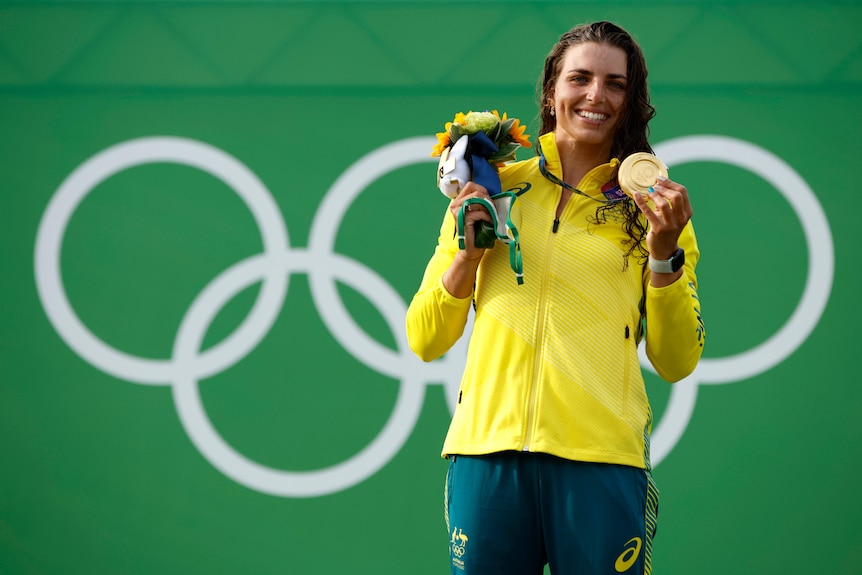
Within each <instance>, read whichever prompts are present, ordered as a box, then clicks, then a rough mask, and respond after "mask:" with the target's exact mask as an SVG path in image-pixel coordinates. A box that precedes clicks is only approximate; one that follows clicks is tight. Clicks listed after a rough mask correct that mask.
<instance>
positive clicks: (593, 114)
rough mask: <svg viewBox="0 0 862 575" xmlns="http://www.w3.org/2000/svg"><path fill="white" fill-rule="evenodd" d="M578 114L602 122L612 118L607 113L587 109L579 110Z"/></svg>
mask: <svg viewBox="0 0 862 575" xmlns="http://www.w3.org/2000/svg"><path fill="white" fill-rule="evenodd" d="M577 114H578V116H580V117H581V118H586V119H587V120H592V121H593V122H602V121H604V120H607V119H608V118H610V116H608V115H607V114H599V113H598V112H587V111H586V110H578V112H577Z"/></svg>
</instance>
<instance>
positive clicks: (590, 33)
mask: <svg viewBox="0 0 862 575" xmlns="http://www.w3.org/2000/svg"><path fill="white" fill-rule="evenodd" d="M585 42H596V43H599V44H608V45H610V46H615V47H617V48H620V49H622V50H623V52H625V53H626V61H627V64H626V67H627V70H626V76H627V89H626V102H625V111H624V113H623V118H622V120H621V121H620V123H619V126H618V128H617V131H616V134H615V135H614V141H613V144H612V146H611V157H613V158H619V159H620V160H622V159H623V158H625V157H626V156H628V155H630V154H633V153H635V152H650V153H652V151H653V150H652V147H651V146H650V144H649V126H648V124H649V121H650V120H651V119H652V118H653V117H654V116H655V108H654V107H653V106H652V105H651V104H650V99H649V91H648V89H647V67H646V60H645V59H644V55H643V52H642V51H641V49H640V46H638V44H637V42H636V41H635V40H634V38H632V36H631V34H629V33H628V32H626V31H625V30H623V29H622V28H620V27H619V26H617V25H616V24H613V23H612V22H607V21H602V22H593V23H590V24H581V25H578V26H575V27H574V28H572V29H571V30H569V31H568V32H566V33H565V34H563V35H562V36H561V37H560V39H559V41H558V42H557V43H556V44H555V45H554V47H553V48H551V51H550V53H549V54H548V56H547V58H545V67H544V69H543V71H542V76H541V78H540V80H539V86H538V87H537V90H538V91H539V94H540V95H539V120H540V122H541V128H540V130H539V135H540V136H541V135H543V134H546V133H548V132H552V131H553V130H554V128H555V127H556V119H555V118H554V116H552V115H551V98H552V97H553V95H554V87H555V85H556V83H557V78H558V77H559V75H560V73H561V71H562V70H561V69H562V62H563V56H564V55H565V53H566V50H568V49H569V48H570V47H572V46H574V45H577V44H582V43H585ZM537 151H538V150H537ZM609 159H610V158H609ZM619 211H621V212H622V214H620V216H621V217H622V219H623V220H624V223H623V228H624V229H625V231H626V233H627V234H628V235H629V237H630V238H631V241H630V242H629V250H628V253H627V254H626V260H627V259H628V256H629V255H631V254H632V253H633V252H634V251H636V250H637V251H638V252H639V255H640V256H642V257H646V255H647V251H646V248H645V247H644V245H643V242H644V238H645V237H646V232H647V224H646V221H645V219H644V218H643V217H642V215H641V213H640V210H639V209H638V207H637V205H635V203H634V201H633V200H631V199H626V200H624V201H622V202H618V203H614V204H602V205H601V206H600V207H599V208H598V209H597V210H596V218H595V219H596V223H605V222H606V221H607V220H608V219H618V217H619V216H617V213H618V212H619ZM612 212H613V215H612Z"/></svg>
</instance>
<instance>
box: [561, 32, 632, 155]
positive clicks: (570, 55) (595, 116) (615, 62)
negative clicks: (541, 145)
mask: <svg viewBox="0 0 862 575" xmlns="http://www.w3.org/2000/svg"><path fill="white" fill-rule="evenodd" d="M626 64H627V58H626V53H625V52H624V51H623V50H622V49H621V48H617V47H616V46H611V45H609V44H599V43H597V42H585V43H581V44H575V45H574V46H571V47H569V48H568V49H567V50H566V52H565V53H564V54H563V59H562V66H561V68H560V75H559V76H558V77H557V82H556V84H555V85H554V95H553V96H552V97H551V105H552V106H553V107H554V109H555V113H556V120H557V125H556V128H555V132H556V137H557V143H558V144H560V143H567V142H571V143H576V144H577V145H579V146H580V145H583V144H587V145H591V146H603V147H606V148H607V154H608V155H610V149H611V146H612V145H613V141H614V135H615V134H616V131H617V127H618V126H619V124H620V121H621V120H622V116H623V113H624V112H625V105H626V91H627V88H628V83H627V81H628V80H627V78H626V70H627V66H626Z"/></svg>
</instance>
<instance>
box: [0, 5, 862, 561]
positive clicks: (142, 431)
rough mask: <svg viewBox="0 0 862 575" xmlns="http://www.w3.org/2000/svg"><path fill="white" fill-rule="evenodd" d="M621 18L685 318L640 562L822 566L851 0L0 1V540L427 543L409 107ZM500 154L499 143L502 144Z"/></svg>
mask: <svg viewBox="0 0 862 575" xmlns="http://www.w3.org/2000/svg"><path fill="white" fill-rule="evenodd" d="M594 19H610V20H613V21H615V22H617V23H619V24H621V25H623V26H624V27H626V28H627V29H629V30H630V31H632V32H633V33H634V35H635V36H636V37H637V38H638V39H639V41H640V42H641V44H642V46H643V49H644V51H645V54H646V56H647V60H648V63H649V66H650V77H649V80H650V86H651V91H652V96H653V103H654V104H655V106H656V108H657V110H658V115H657V117H656V118H655V120H654V121H653V123H652V125H651V127H652V141H653V144H654V146H655V147H656V149H657V152H658V153H659V155H660V156H662V157H664V159H665V160H666V162H667V163H668V164H669V165H670V171H671V177H672V178H673V179H675V180H677V181H680V182H682V183H684V184H686V186H687V187H688V189H689V191H690V195H691V198H692V202H693V205H694V211H695V216H694V224H695V226H696V229H697V232H698V238H699V242H700V246H701V250H702V253H703V255H702V260H701V263H700V267H699V269H698V275H699V280H700V283H701V287H700V296H701V302H702V306H703V312H704V317H705V321H706V325H707V330H708V339H707V341H708V343H707V346H706V350H705V355H704V360H703V362H702V363H701V366H700V367H699V369H698V371H697V372H696V373H695V374H694V375H693V376H691V377H689V378H688V379H686V380H684V381H683V382H680V383H678V384H675V385H674V386H673V387H671V386H670V385H668V384H666V383H663V382H661V381H659V380H658V379H657V378H656V377H655V376H654V375H652V374H651V373H650V372H649V368H648V366H647V367H646V369H647V374H648V375H647V378H648V391H649V393H650V396H651V398H652V400H653V403H654V408H655V411H656V413H657V426H656V433H655V435H654V445H655V447H654V449H655V453H654V455H655V459H656V461H657V466H656V469H655V476H656V479H657V481H658V483H659V487H660V489H661V492H662V496H661V497H662V499H661V510H660V516H659V525H660V526H659V532H658V537H657V539H656V541H655V546H654V560H653V564H654V566H655V572H656V573H660V574H663V575H690V574H693V573H697V574H698V575H713V574H719V573H721V574H727V573H740V574H748V573H751V574H772V573H775V574H782V575H783V574H788V573H830V574H848V575H849V574H855V573H858V572H859V567H858V561H859V557H860V554H862V528H860V527H859V517H860V514H862V503H860V499H859V498H858V497H857V494H856V489H857V486H858V484H859V480H860V475H862V463H860V456H862V425H860V423H859V420H860V417H859V416H860V414H862V386H860V379H862V378H860V376H859V371H858V362H857V359H858V358H857V357H856V355H855V354H856V352H855V348H853V347H852V345H853V344H852V341H854V340H853V338H854V336H855V331H856V330H857V329H858V324H859V322H860V320H862V314H860V312H859V311H858V310H859V307H858V296H859V285H860V280H862V272H860V264H862V256H860V245H862V244H860V239H859V238H860V236H859V222H858V219H859V218H858V214H859V213H860V208H862V200H860V194H859V191H858V189H857V188H859V186H858V185H857V180H858V179H859V175H858V169H857V168H858V165H859V157H860V154H862V136H860V128H862V111H860V110H862V108H860V105H859V104H860V101H862V99H860V97H862V34H860V32H859V30H860V27H862V6H861V5H860V4H859V3H858V2H839V1H826V2H818V3H808V2H780V1H771V2H770V1H764V2H734V1H725V2H696V1H663V2H650V3H644V2H636V1H630V2H621V1H620V2H571V1H570V2H527V1H512V2H500V3H491V2H457V3H456V2H275V1H273V2H215V1H200V2H194V1H186V2H156V1H153V2H109V1H105V2H0V198H2V204H0V246H2V247H0V258H2V259H0V263H2V272H0V298H2V299H0V461H2V472H0V573H3V574H7V573H8V574H15V575H17V574H51V575H54V574H57V575H75V574H88V575H89V574H141V575H149V574H156V573H159V574H163V573H212V574H216V573H224V574H228V573H231V574H232V573H254V574H260V575H264V574H269V573H319V574H339V575H340V574H348V573H349V574H363V573H409V574H418V575H421V574H433V573H444V572H446V571H447V563H448V554H447V541H448V539H447V534H446V532H445V526H444V522H443V517H442V491H443V478H444V474H445V471H446V464H445V462H444V461H443V460H441V459H440V458H439V451H440V447H441V445H442V439H443V436H444V433H445V431H446V427H447V425H448V419H449V414H450V412H449V405H448V403H447V397H450V396H451V394H450V392H451V390H452V389H454V387H455V386H457V379H458V371H459V363H460V362H461V361H463V346H460V347H459V348H457V349H455V350H453V351H452V352H451V353H450V354H448V356H447V357H446V358H444V359H443V360H440V361H438V362H435V363H432V364H422V363H421V362H419V361H418V360H416V359H415V358H414V357H413V356H412V354H410V352H409V351H408V350H407V349H406V343H405V337H404V334H403V333H402V332H403V316H404V312H405V310H406V306H407V303H408V302H409V299H410V297H411V295H412V293H413V291H414V289H415V288H416V286H417V285H418V282H419V279H420V276H421V273H422V270H423V268H424V265H425V263H426V261H427V258H428V257H429V256H430V254H431V251H432V249H433V244H434V240H435V238H436V232H437V229H438V225H439V221H440V218H441V217H442V216H443V213H444V211H445V205H446V201H445V198H444V197H443V196H442V195H441V194H440V193H439V192H438V191H437V190H436V188H435V187H434V168H435V166H434V162H433V161H432V159H431V158H430V148H431V145H432V143H433V134H434V133H435V132H437V131H440V129H441V128H442V125H443V124H444V123H445V122H446V121H448V120H450V119H451V117H452V116H453V115H454V113H455V112H457V111H464V112H466V111H468V110H471V109H477V110H478V109H489V108H495V109H498V110H500V111H506V112H508V113H509V115H513V116H517V117H519V118H521V119H522V120H523V121H524V122H526V123H527V124H528V126H529V129H528V133H530V134H533V135H534V134H535V133H536V124H535V97H534V96H535V95H534V89H535V82H536V78H537V76H538V73H539V70H540V68H541V64H542V61H543V59H544V56H545V54H546V53H547V51H548V49H549V48H550V47H551V45H552V44H553V43H554V42H555V41H556V39H557V38H558V37H559V35H560V34H561V33H562V32H564V31H565V30H567V29H568V28H569V27H571V26H572V25H574V24H577V23H580V22H584V21H588V20H594ZM524 152H525V155H526V154H528V153H529V152H530V151H524Z"/></svg>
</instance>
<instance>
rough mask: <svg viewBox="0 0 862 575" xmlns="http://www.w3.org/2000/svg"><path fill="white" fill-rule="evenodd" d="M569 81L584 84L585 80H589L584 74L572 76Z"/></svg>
mask: <svg viewBox="0 0 862 575" xmlns="http://www.w3.org/2000/svg"><path fill="white" fill-rule="evenodd" d="M570 81H571V82H574V83H575V84H586V83H587V82H589V80H588V79H587V77H586V76H572V78H571V79H570Z"/></svg>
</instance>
